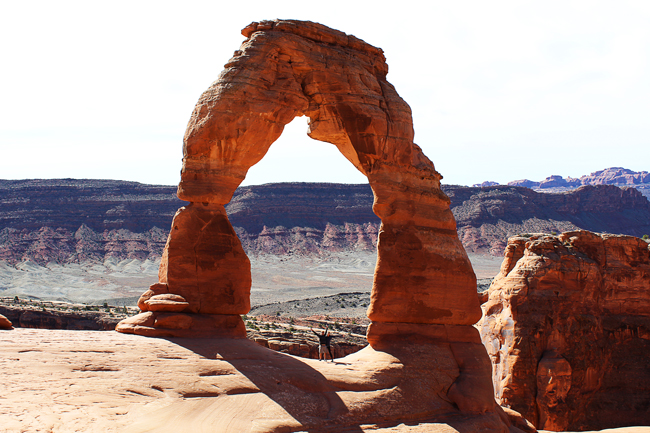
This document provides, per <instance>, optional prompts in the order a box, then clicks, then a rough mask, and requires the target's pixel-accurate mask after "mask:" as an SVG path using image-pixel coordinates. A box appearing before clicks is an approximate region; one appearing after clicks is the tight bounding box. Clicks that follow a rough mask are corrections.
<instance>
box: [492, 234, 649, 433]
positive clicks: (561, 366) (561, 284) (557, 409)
mask: <svg viewBox="0 0 650 433" xmlns="http://www.w3.org/2000/svg"><path fill="white" fill-rule="evenodd" d="M483 311H484V317H483V318H482V320H481V322H480V323H479V328H480V331H481V336H482V339H483V343H484V344H485V346H486V348H487V350H488V353H489V355H490V358H491V359H492V364H493V380H494V388H495V394H496V399H497V401H498V402H500V403H501V404H502V405H504V406H508V407H511V408H513V409H515V410H516V411H518V412H521V413H522V414H523V415H524V416H525V417H526V418H527V419H528V420H530V421H532V422H533V423H534V424H535V425H536V426H537V428H540V429H544V430H553V431H563V430H571V431H581V430H590V429H594V430H596V429H602V428H608V427H621V426H630V425H648V424H650V410H648V408H650V369H649V368H648V359H650V251H649V245H648V243H646V242H645V241H643V240H641V239H639V238H635V237H631V236H618V235H608V234H596V233H591V232H587V231H573V232H567V233H562V234H561V235H559V236H550V235H533V236H530V237H528V238H525V237H514V238H511V239H510V240H509V243H508V247H507V248H506V251H505V258H504V261H503V265H502V267H501V272H500V274H499V275H498V276H497V277H496V278H495V280H494V282H493V283H492V286H491V287H490V289H489V300H488V301H487V302H486V303H485V304H484V305H483Z"/></svg>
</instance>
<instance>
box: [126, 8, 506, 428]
mask: <svg viewBox="0 0 650 433" xmlns="http://www.w3.org/2000/svg"><path fill="white" fill-rule="evenodd" d="M242 33H243V34H244V36H246V37H247V40H246V41H245V42H244V43H243V45H242V46H241V49H240V50H239V51H236V52H235V56H234V57H233V58H232V59H231V60H230V61H229V62H228V64H226V69H225V70H224V71H223V72H222V73H221V75H220V77H219V79H218V80H217V81H216V82H215V83H214V84H213V85H212V86H211V87H210V88H209V89H208V90H207V91H206V92H205V93H204V94H203V95H202V96H201V98H200V99H199V102H198V103H197V105H196V107H195V109H194V112H193V114H192V117H191V119H190V121H189V124H188V127H187V131H186V133H185V140H184V147H183V168H182V171H181V182H180V184H179V186H178V196H179V198H180V199H182V200H187V201H189V202H190V204H189V205H188V206H186V207H184V208H181V209H180V210H179V211H178V212H177V214H176V216H175V217H174V221H173V223H172V230H171V232H170V236H169V239H168V241H167V245H166V247H165V251H164V253H163V258H162V263H161V266H160V272H159V278H160V283H159V284H156V285H154V286H152V287H151V289H150V290H149V291H147V292H146V293H145V294H144V295H143V296H142V298H141V301H140V303H139V305H140V306H141V309H142V310H143V313H142V314H140V315H138V316H135V317H133V318H130V319H128V320H126V321H123V322H121V323H120V324H119V325H118V326H117V328H116V329H117V330H118V331H121V332H125V333H135V334H140V335H149V336H169V335H172V336H203V335H211V336H241V337H243V336H245V334H242V332H243V324H242V322H241V318H240V317H239V314H243V313H246V312H248V309H249V303H248V296H249V291H250V282H251V277H250V264H249V261H248V258H247V257H246V255H245V254H244V252H243V249H242V247H241V244H240V241H239V239H238V238H237V236H236V234H235V232H234V230H233V228H232V226H231V225H230V222H229V220H228V218H227V216H226V213H225V210H224V205H225V204H226V203H228V202H229V201H230V200H231V198H232V197H233V194H234V192H235V189H236V188H237V187H238V185H239V184H240V183H241V182H242V181H243V180H244V178H245V176H246V173H247V171H248V169H249V168H250V167H251V166H253V165H254V164H256V163H257V162H258V161H260V159H261V158H262V157H263V156H264V155H265V153H266V152H267V150H268V148H269V146H270V145H271V144H272V143H273V142H274V141H275V140H276V139H277V138H278V137H279V136H280V134H281V133H282V130H283V128H284V125H286V124H287V123H289V122H290V121H291V120H292V119H293V118H294V117H296V116H302V115H306V116H308V117H309V119H310V127H309V133H308V134H309V136H311V137H312V138H314V139H317V140H321V141H326V142H329V143H332V144H334V145H335V146H336V147H337V148H338V149H339V150H340V151H341V153H342V154H343V155H344V156H345V157H346V158H347V159H348V160H349V161H350V162H351V163H352V164H353V165H354V166H355V167H356V168H357V169H358V170H359V171H361V172H362V173H363V174H365V175H366V176H367V177H368V181H369V183H370V186H371V188H372V190H373V194H374V204H373V211H374V212H375V214H376V215H377V216H379V218H380V219H381V222H382V223H381V228H380V230H379V239H378V243H377V250H378V259H377V266H376V269H375V276H374V283H373V288H372V295H371V304H370V307H369V309H368V317H369V318H370V319H371V321H372V323H371V325H370V326H369V328H368V333H367V335H368V341H369V343H370V345H371V346H372V347H368V348H366V349H364V351H362V352H363V353H361V352H360V353H359V354H358V355H357V356H358V357H357V358H353V359H351V362H352V361H354V362H355V363H357V362H361V363H367V362H371V363H372V362H377V361H378V360H380V359H384V360H386V359H390V360H391V361H390V362H389V364H391V365H392V363H393V361H392V360H394V359H398V360H399V363H401V364H402V365H403V366H404V376H403V377H402V378H400V379H399V381H398V382H396V383H395V385H394V386H393V385H391V386H392V387H393V391H390V392H388V393H387V394H386V395H387V397H386V398H388V399H389V400H391V401H392V402H393V403H392V404H391V407H390V408H389V407H387V406H386V407H382V406H381V405H380V404H379V405H378V404H377V403H376V402H374V401H375V399H374V397H373V398H368V397H365V398H366V399H365V400H364V401H363V402H354V403H353V402H346V404H345V411H349V413H350V416H351V417H352V418H353V419H355V420H358V419H371V420H386V419H394V417H396V416H399V417H401V418H400V419H408V418H412V417H420V418H421V417H437V418H446V419H447V418H449V417H454V416H458V415H461V414H462V415H461V416H468V415H470V414H472V416H478V417H479V419H480V420H479V421H477V423H476V428H475V430H476V431H478V430H480V429H486V430H489V431H494V432H507V431H512V432H515V431H518V430H517V429H516V428H514V427H512V426H511V422H510V421H509V418H508V416H507V414H505V413H504V412H503V411H502V410H501V409H500V408H499V407H498V406H497V405H496V403H495V401H494V397H493V390H492V384H491V381H490V361H489V359H488V357H487V354H486V352H485V349H484V347H483V346H482V344H481V340H480V337H479V334H478V331H477V330H476V329H475V328H473V327H472V326H471V325H472V324H474V323H475V322H476V321H478V320H479V318H480V308H479V304H478V297H477V293H476V277H475V275H474V272H473V270H472V267H471V264H470V262H469V259H468V257H467V254H466V253H465V250H464V249H463V247H462V245H461V243H460V241H459V239H458V236H457V234H456V223H455V220H454V217H453V215H452V213H451V210H450V207H449V203H450V200H449V198H448V197H447V196H446V195H445V194H444V193H443V192H442V190H441V188H440V179H441V176H440V174H438V173H437V172H436V170H435V169H434V166H433V164H432V163H431V161H429V159H428V158H427V157H426V156H424V154H423V153H422V151H421V149H420V148H419V147H418V146H417V145H416V144H415V143H413V125H412V119H411V110H410V108H409V106H408V105H407V104H406V103H405V102H404V101H403V100H402V99H401V98H400V97H399V95H398V94H397V92H396V91H395V89H394V88H393V87H392V86H391V85H390V84H389V83H388V82H387V81H386V74H387V72H388V66H387V65H386V62H385V59H384V56H383V53H382V51H381V50H380V49H378V48H375V47H373V46H371V45H368V44H366V43H365V42H363V41H361V40H359V39H357V38H355V37H354V36H350V35H346V34H345V33H342V32H339V31H336V30H332V29H329V28H327V27H325V26H322V25H320V24H316V23H311V22H301V21H288V20H278V21H264V22H261V23H253V24H251V25H249V26H248V27H246V28H245V29H244V30H243V31H242ZM391 368H392V367H391ZM363 386H364V387H365V386H366V385H363ZM339 389H347V388H345V387H344V386H343V385H342V384H341V385H340V388H339ZM395 391H396V392H397V393H396V394H395ZM382 392H384V391H382ZM398 395H399V396H400V397H399V398H398V397H397V396H398ZM405 396H408V398H406V397H405ZM375 411H381V412H385V413H384V414H381V413H375ZM330 412H331V411H330ZM347 416H348V415H345V416H344V417H343V418H340V419H338V420H337V421H334V422H335V423H345V422H348V421H345V419H346V417H347ZM328 417H329V416H328ZM323 422H325V421H319V424H318V425H319V426H322V425H324V424H322V423H323ZM327 422H333V419H332V418H329V420H328V421H327ZM355 422H358V421H355ZM303 425H306V426H309V424H308V423H306V422H305V423H304V424H303ZM511 427H512V428H511Z"/></svg>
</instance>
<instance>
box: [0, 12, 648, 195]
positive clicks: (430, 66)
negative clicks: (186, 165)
mask: <svg viewBox="0 0 650 433" xmlns="http://www.w3.org/2000/svg"><path fill="white" fill-rule="evenodd" d="M0 11H1V12H0V55H1V63H0V64H1V65H2V67H1V68H0V178H2V179H23V178H58V177H71V178H105V179H123V180H134V181H139V182H146V183H159V184H176V183H177V182H178V180H179V170H180V167H181V151H182V138H183V133H184V131H185V126H186V124H187V121H188V120H189V117H190V114H191V112H192V109H193V107H194V104H195V103H196V101H197V100H198V98H199V96H200V94H201V93H202V92H203V91H204V90H205V89H207V87H208V86H209V85H210V84H211V83H212V82H213V81H214V80H216V78H217V76H218V74H219V72H220V71H221V70H222V69H223V65H224V64H225V63H226V62H227V61H228V59H229V58H230V57H231V56H232V54H233V52H234V51H235V50H236V49H238V47H239V45H240V44H241V42H242V41H243V40H244V37H243V36H242V35H241V33H240V30H241V29H242V28H243V27H245V26H246V25H248V24H249V23H250V22H251V21H259V20H263V19H274V18H288V19H302V20H311V21H316V22H320V23H322V24H325V25H327V26H330V27H333V28H335V29H338V30H341V31H344V32H346V33H349V34H353V35H355V36H357V37H359V38H361V39H363V40H365V41H366V42H368V43H370V44H372V45H375V46H378V47H381V48H383V49H384V52H385V54H386V58H387V61H388V65H389V68H390V72H389V74H388V80H389V81H390V82H391V83H392V84H393V85H394V86H395V88H396V89H397V91H398V93H399V94H400V95H401V96H402V98H404V100H406V102H408V103H409V105H410V106H411V108H412V110H413V120H414V126H415V142H416V143H418V144H419V145H420V146H421V147H422V149H423V150H424V152H425V154H426V155H427V156H428V157H429V158H430V159H431V160H432V161H433V162H434V164H435V166H436V169H437V170H438V171H439V172H441V173H442V174H443V176H444V178H445V179H444V182H446V183H450V184H465V185H471V184H473V183H479V182H482V181H485V180H494V181H498V182H502V183H505V182H508V181H511V180H515V179H522V178H529V179H533V180H541V179H542V178H544V177H546V176H548V175H552V174H559V175H562V176H573V177H578V176H580V175H583V174H588V173H590V172H592V171H596V170H599V169H603V168H606V167H611V166H623V167H626V168H630V169H633V170H636V171H640V170H650V1H647V0H639V1H623V0H617V1H606V2H605V1H594V0H590V1H566V0H563V1H537V2H532V1H489V2H488V1H449V0H446V1H434V2H424V1H420V0H419V1H413V2H411V1H406V0H401V1H394V0H393V1H355V0H346V1H325V2H322V1H321V2H312V1H268V0H267V1H250V0H249V1H232V0H228V1H218V0H212V1H191V0H184V1H182V2H181V1H177V2H166V1H137V0H130V1H111V2H97V1H88V0H85V1H66V0H59V1H51V0H48V1H29V0H23V1H15V2H4V3H3V6H2V8H1V9H0ZM306 130H307V126H306V120H305V119H304V118H302V119H296V120H295V121H294V122H293V123H291V124H290V125H289V126H288V127H287V128H286V129H285V133H284V134H283V136H282V137H281V138H280V140H278V141H277V142H276V143H274V144H273V146H272V147H271V150H270V151H269V153H268V154H267V156H266V157H265V158H264V159H263V160H262V162H260V163H259V164H258V165H257V166H255V167H253V168H252V169H251V170H250V172H249V176H248V177H247V178H246V180H245V184H260V183H267V182H280V181H329V182H351V183H352V182H354V183H359V182H364V181H365V178H364V177H363V176H362V175H361V174H360V173H358V172H357V171H356V169H355V168H354V167H353V166H352V165H351V164H350V163H349V162H347V161H346V160H345V159H344V158H343V156H342V155H340V154H339V153H338V152H337V150H336V148H334V146H332V145H330V144H326V143H321V142H318V141H314V140H311V139H310V138H309V137H307V135H306Z"/></svg>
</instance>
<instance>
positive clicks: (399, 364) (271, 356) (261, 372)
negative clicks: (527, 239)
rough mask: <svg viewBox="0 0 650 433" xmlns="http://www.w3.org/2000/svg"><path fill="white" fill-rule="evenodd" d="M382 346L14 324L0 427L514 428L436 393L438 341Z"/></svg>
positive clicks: (493, 413) (440, 379)
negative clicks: (285, 343)
mask: <svg viewBox="0 0 650 433" xmlns="http://www.w3.org/2000/svg"><path fill="white" fill-rule="evenodd" d="M384 349H385V351H384V352H377V351H375V350H374V349H372V348H371V347H367V348H365V349H363V350H361V351H360V352H357V353H355V354H353V355H349V356H347V357H345V358H341V359H337V360H336V362H334V363H330V362H327V363H326V362H320V361H317V360H307V359H302V358H298V357H293V356H290V355H285V354H281V353H277V352H274V351H271V350H269V349H266V348H263V347H261V346H259V345H256V344H255V343H253V342H251V341H248V340H245V339H218V340H210V339H181V338H176V339H170V340H166V339H160V338H155V339H152V338H146V337H143V336H138V335H129V334H120V333H116V332H96V331H64V330H43V329H25V328H17V329H15V330H14V331H12V332H8V333H2V334H0V369H1V371H2V372H3V375H2V381H3V390H4V392H3V395H2V398H0V426H2V430H3V431H6V432H22V431H30V432H39V431H48V432H49V431H53V432H69V431H85V432H95V431H96V432H118V431H119V432H145V431H156V432H178V431H192V432H204V431H205V432H208V431H209V432H242V433H243V432H270V431H284V432H294V431H304V430H309V431H310V432H312V431H313V432H317V431H337V432H361V431H371V432H375V431H378V432H389V431H390V432H424V431H426V432H445V433H452V432H461V433H464V432H468V433H469V432H481V431H485V432H488V431H489V432H504V433H505V432H510V433H518V432H520V431H522V430H519V429H518V428H516V427H514V426H513V425H512V422H516V423H518V425H520V426H522V427H524V426H525V422H524V421H523V420H521V419H517V417H516V415H512V414H511V415H510V417H509V416H508V415H506V413H505V412H504V411H502V410H501V409H500V408H499V407H496V406H495V407H492V408H489V409H488V410H485V411H483V412H482V413H474V414H468V413H464V414H463V413H461V412H460V411H459V410H458V408H456V407H455V406H454V404H452V403H451V402H450V401H446V400H444V399H442V398H440V397H438V396H437V395H436V394H437V393H438V392H440V390H441V389H444V388H445V387H449V386H451V383H452V382H453V381H454V375H455V374H458V373H457V372H455V373H454V365H452V364H454V363H453V362H452V361H450V360H451V359H453V354H452V353H451V352H452V349H451V348H450V347H449V346H448V345H432V344H429V345H427V344H424V345H419V346H413V345H410V346H409V348H408V350H404V349H403V347H402V348H400V347H397V346H395V347H394V349H395V350H391V347H384ZM456 350H460V349H459V348H456ZM391 351H392V352H394V353H396V355H392V354H391V353H390V352H391ZM397 352H401V353H400V354H397ZM415 359H417V362H415V363H414V360H415ZM447 364H449V365H447ZM450 372H451V376H450ZM513 416H514V419H513V421H511V420H510V419H511V417H513ZM434 418H435V421H429V420H432V419H434ZM529 431H530V430H529Z"/></svg>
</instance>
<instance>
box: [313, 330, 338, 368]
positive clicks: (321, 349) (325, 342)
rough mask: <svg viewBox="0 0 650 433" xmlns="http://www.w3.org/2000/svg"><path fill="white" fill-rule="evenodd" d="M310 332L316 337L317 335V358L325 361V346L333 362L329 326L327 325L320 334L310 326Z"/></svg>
mask: <svg viewBox="0 0 650 433" xmlns="http://www.w3.org/2000/svg"><path fill="white" fill-rule="evenodd" d="M311 332H313V333H314V334H315V335H316V337H318V360H319V361H322V360H323V359H324V360H325V362H327V358H326V355H325V348H327V351H328V352H329V354H330V359H331V360H332V362H334V357H333V356H332V348H331V347H330V341H331V340H332V336H331V335H329V332H330V327H329V326H328V327H327V329H325V330H324V331H323V333H322V334H319V333H318V332H316V331H314V328H311Z"/></svg>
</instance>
